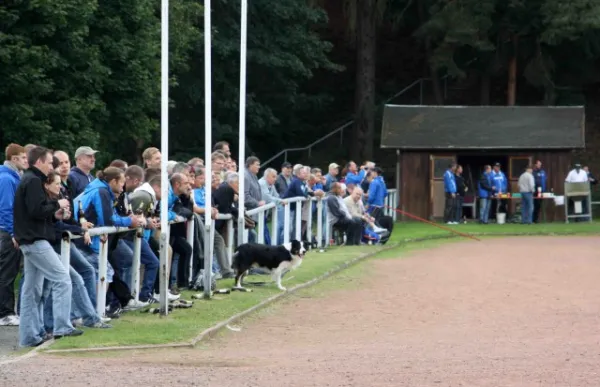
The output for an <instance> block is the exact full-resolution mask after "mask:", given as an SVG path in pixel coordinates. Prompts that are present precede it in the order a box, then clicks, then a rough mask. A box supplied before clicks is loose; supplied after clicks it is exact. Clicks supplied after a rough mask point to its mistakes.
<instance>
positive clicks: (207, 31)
mask: <svg viewBox="0 0 600 387" xmlns="http://www.w3.org/2000/svg"><path fill="white" fill-rule="evenodd" d="M210 12H211V6H210V0H204V160H206V163H205V164H206V167H205V169H204V171H205V174H206V183H205V186H204V187H205V201H204V202H205V203H206V204H205V209H206V211H205V213H204V278H203V281H204V298H210V296H211V288H210V283H211V276H212V260H213V241H212V235H214V234H213V233H211V227H213V226H214V223H213V222H212V218H211V208H212V207H211V204H212V188H211V186H212V184H211V181H212V162H211V153H212V152H211V151H212V66H211V60H212V58H211V54H212V52H211V51H212V46H211V37H212V34H211V28H212V27H211V20H210Z"/></svg>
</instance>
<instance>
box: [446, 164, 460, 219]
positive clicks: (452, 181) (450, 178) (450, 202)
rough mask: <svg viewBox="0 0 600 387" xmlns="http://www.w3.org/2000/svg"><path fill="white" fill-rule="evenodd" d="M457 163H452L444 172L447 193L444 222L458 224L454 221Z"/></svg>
mask: <svg viewBox="0 0 600 387" xmlns="http://www.w3.org/2000/svg"><path fill="white" fill-rule="evenodd" d="M455 171H456V163H452V164H450V166H449V167H448V169H447V170H446V172H445V173H444V193H445V195H446V203H445V206H444V223H447V224H458V222H454V221H453V219H454V214H455V213H456V206H455V203H456V178H455V175H454V172H455Z"/></svg>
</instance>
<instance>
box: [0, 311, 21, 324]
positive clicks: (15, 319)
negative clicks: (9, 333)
mask: <svg viewBox="0 0 600 387" xmlns="http://www.w3.org/2000/svg"><path fill="white" fill-rule="evenodd" d="M20 322H21V321H20V319H19V316H15V315H14V314H13V315H10V316H6V317H3V318H1V319H0V326H4V327H18V326H19V323H20Z"/></svg>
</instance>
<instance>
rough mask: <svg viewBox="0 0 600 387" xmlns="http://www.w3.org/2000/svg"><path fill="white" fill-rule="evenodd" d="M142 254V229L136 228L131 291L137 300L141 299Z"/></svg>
mask: <svg viewBox="0 0 600 387" xmlns="http://www.w3.org/2000/svg"><path fill="white" fill-rule="evenodd" d="M141 256H142V229H140V228H138V229H136V230H135V236H134V239H133V263H132V264H131V280H130V281H131V282H130V283H129V291H130V292H131V295H132V296H133V298H135V300H136V301H139V299H140V265H141Z"/></svg>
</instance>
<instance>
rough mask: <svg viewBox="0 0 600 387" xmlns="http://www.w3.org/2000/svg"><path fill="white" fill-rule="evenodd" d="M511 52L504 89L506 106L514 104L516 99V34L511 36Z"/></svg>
mask: <svg viewBox="0 0 600 387" xmlns="http://www.w3.org/2000/svg"><path fill="white" fill-rule="evenodd" d="M512 43H513V53H512V56H511V58H510V60H509V62H508V88H507V91H506V96H507V101H506V104H507V105H508V106H514V105H515V102H516V100H517V52H518V47H519V46H518V38H517V36H516V35H513V36H512Z"/></svg>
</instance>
